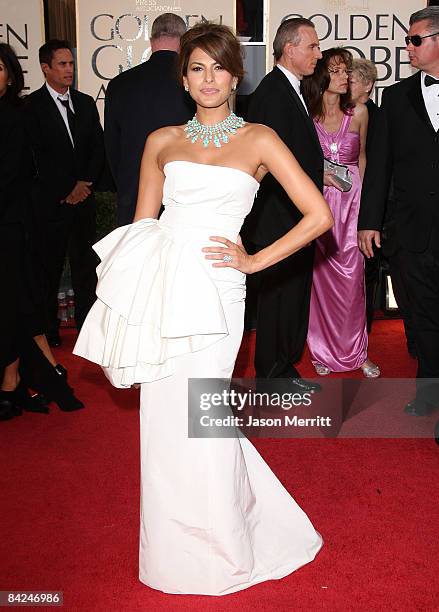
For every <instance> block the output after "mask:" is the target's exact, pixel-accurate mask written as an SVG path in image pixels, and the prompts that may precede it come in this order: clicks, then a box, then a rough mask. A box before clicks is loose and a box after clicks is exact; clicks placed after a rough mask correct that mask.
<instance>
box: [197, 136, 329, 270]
mask: <svg viewBox="0 0 439 612" xmlns="http://www.w3.org/2000/svg"><path fill="white" fill-rule="evenodd" d="M253 129H254V132H255V134H254V140H255V143H254V144H255V149H256V150H257V151H258V152H259V155H260V164H261V165H263V166H264V167H265V168H266V169H267V171H268V172H270V173H271V174H272V175H273V176H274V177H275V179H276V180H277V181H279V183H280V184H281V185H282V187H283V188H284V189H285V191H286V192H287V194H288V196H289V197H290V199H291V200H292V201H293V202H294V204H295V205H296V207H297V208H298V209H299V210H300V212H301V213H302V214H303V218H302V219H301V220H300V221H299V223H298V224H297V225H296V226H295V227H293V228H292V229H291V230H290V231H289V232H287V233H286V234H285V235H284V236H282V238H279V240H276V241H275V242H273V243H272V244H271V245H270V246H268V247H266V248H264V249H262V250H261V251H259V252H258V253H256V254H255V255H248V254H247V253H246V252H245V251H244V249H242V248H241V247H238V246H237V245H234V243H232V242H230V241H229V240H226V239H225V238H222V237H219V236H212V240H215V241H217V242H222V243H223V244H225V245H226V246H225V247H207V248H205V249H203V250H204V251H205V252H207V253H216V255H207V256H206V257H207V259H216V260H221V259H222V258H223V256H224V254H229V255H232V258H233V259H232V261H231V262H223V261H220V262H218V263H214V264H213V265H214V266H215V267H230V266H231V267H234V268H238V269H239V270H241V271H242V272H245V273H248V274H251V273H253V272H259V271H260V270H264V269H265V268H268V267H269V266H272V265H273V264H275V263H277V262H279V261H281V260H282V259H285V258H286V257H289V256H290V255H292V254H293V253H296V252H297V251H298V250H299V249H301V248H302V247H304V246H306V245H307V244H309V243H310V242H312V240H314V239H315V238H317V237H318V236H320V235H321V234H323V233H324V232H326V231H327V230H328V229H329V228H330V227H332V225H333V222H334V221H333V218H332V215H331V211H330V210H329V207H328V205H327V204H326V202H325V200H324V199H323V196H322V194H321V193H320V191H319V190H318V189H317V187H316V186H315V185H314V183H313V181H312V180H311V179H310V178H309V177H308V175H307V174H306V173H305V172H304V171H303V170H302V168H301V167H300V165H299V163H298V162H297V160H296V158H295V157H294V156H293V155H292V154H291V152H290V150H289V149H288V147H287V146H286V145H285V144H284V143H283V142H282V140H281V139H280V138H279V137H278V136H277V135H276V134H275V133H274V132H273V130H271V129H270V128H267V127H265V126H260V125H255V126H253ZM291 206H293V204H291Z"/></svg>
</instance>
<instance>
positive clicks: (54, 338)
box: [46, 331, 61, 348]
mask: <svg viewBox="0 0 439 612" xmlns="http://www.w3.org/2000/svg"><path fill="white" fill-rule="evenodd" d="M46 338H47V343H48V344H49V346H51V347H52V348H53V347H57V346H61V337H60V335H59V332H58V331H56V332H51V333H47V334H46Z"/></svg>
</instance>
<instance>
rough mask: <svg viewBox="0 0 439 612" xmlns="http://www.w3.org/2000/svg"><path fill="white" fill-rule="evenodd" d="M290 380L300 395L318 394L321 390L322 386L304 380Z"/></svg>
mask: <svg viewBox="0 0 439 612" xmlns="http://www.w3.org/2000/svg"><path fill="white" fill-rule="evenodd" d="M290 380H291V382H292V383H293V385H294V386H295V387H298V389H299V392H301V393H319V392H320V391H321V390H322V385H320V384H319V383H316V382H311V381H310V380H305V379H304V378H291V379H290Z"/></svg>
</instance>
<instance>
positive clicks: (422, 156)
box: [358, 6, 439, 416]
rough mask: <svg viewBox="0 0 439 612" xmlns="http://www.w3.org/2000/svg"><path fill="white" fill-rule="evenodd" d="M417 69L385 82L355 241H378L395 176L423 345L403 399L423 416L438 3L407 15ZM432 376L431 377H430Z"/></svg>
mask: <svg viewBox="0 0 439 612" xmlns="http://www.w3.org/2000/svg"><path fill="white" fill-rule="evenodd" d="M406 44H407V52H408V54H409V59H410V63H411V65H412V66H413V68H418V69H419V71H418V72H417V73H416V74H414V75H413V76H411V77H409V78H408V79H405V80H404V81H402V82H400V83H397V84H395V85H393V86H391V87H388V88H387V89H386V90H385V91H384V93H383V97H382V106H381V111H380V113H379V117H378V119H377V123H378V125H377V129H376V130H375V132H374V135H373V139H372V142H371V150H372V155H371V156H370V157H369V160H368V165H367V169H366V175H365V179H364V184H363V194H362V201H361V210H360V216H359V222H358V230H359V232H358V243H359V246H360V249H361V250H362V251H363V253H364V254H365V255H366V257H372V256H373V252H372V243H373V242H375V244H376V245H377V246H378V247H379V246H380V231H379V230H380V229H381V227H382V222H383V216H384V212H385V204H386V199H387V193H388V188H389V183H390V179H391V177H392V176H393V193H394V200H395V209H394V213H393V215H394V220H395V226H396V232H397V240H398V248H399V253H398V254H399V261H400V265H401V276H402V280H403V283H404V285H405V287H406V290H407V293H408V298H409V302H410V309H411V312H412V316H413V325H414V331H415V342H416V347H417V352H418V372H417V385H416V387H417V389H416V397H415V399H414V400H413V401H411V402H409V403H408V404H407V406H406V407H405V411H406V412H407V413H408V414H411V415H415V416H424V415H427V414H429V412H431V410H432V409H433V408H437V407H439V7H433V6H431V7H429V8H426V9H423V10H420V11H417V12H416V13H413V15H411V17H410V29H409V32H408V36H407V37H406ZM432 379H433V380H432Z"/></svg>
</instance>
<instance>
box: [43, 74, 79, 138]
mask: <svg viewBox="0 0 439 612" xmlns="http://www.w3.org/2000/svg"><path fill="white" fill-rule="evenodd" d="M46 87H47V90H48V92H49V93H50V95H51V96H52V98H53V99H54V101H55V104H56V106H57V108H58V110H59V112H60V114H61V117H62V118H63V121H64V123H65V125H66V130H67V133H68V135H69V136H70V140H71V141H72V145H73V146H75V144H74V142H73V137H72V134H71V132H70V126H69V121H68V119H67V109H66V107H65V106H63V105H62V104H61V102H60V101H59V100H58V98H61V99H62V100H68V101H69V106H70V110H71V111H72V113H74V112H75V109H74V108H73V104H72V98H71V96H70V89H67V91H66V93H65V94H60V93H59V92H57V91H55V90H54V89H53V87H51V86H50V85H49V83H47V82H46Z"/></svg>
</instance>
